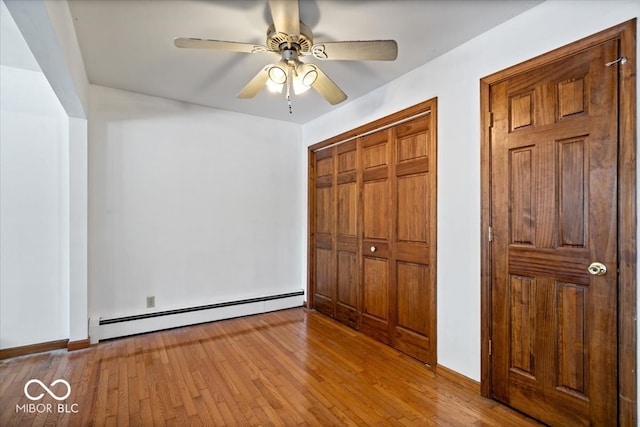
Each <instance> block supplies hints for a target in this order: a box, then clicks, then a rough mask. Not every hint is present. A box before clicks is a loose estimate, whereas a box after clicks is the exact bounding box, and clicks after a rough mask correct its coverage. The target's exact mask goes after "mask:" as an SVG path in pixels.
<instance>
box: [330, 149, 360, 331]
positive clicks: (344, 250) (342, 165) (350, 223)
mask: <svg viewBox="0 0 640 427" xmlns="http://www.w3.org/2000/svg"><path fill="white" fill-rule="evenodd" d="M336 151H337V163H338V164H337V169H338V174H337V238H336V241H337V245H336V261H337V272H336V273H337V294H336V308H335V317H336V319H337V320H339V321H340V322H342V323H344V324H346V325H348V326H351V327H352V328H357V327H358V322H359V316H358V300H359V298H358V289H359V284H360V280H359V272H358V250H359V245H358V177H357V167H358V152H357V144H356V141H355V140H354V141H351V142H347V143H344V144H341V145H339V146H338V147H336Z"/></svg>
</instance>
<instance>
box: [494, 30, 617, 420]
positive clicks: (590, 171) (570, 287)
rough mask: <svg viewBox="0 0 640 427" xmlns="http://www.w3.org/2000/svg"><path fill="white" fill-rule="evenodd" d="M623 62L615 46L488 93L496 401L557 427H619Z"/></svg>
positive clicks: (508, 82) (594, 50)
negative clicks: (616, 63) (593, 269)
mask: <svg viewBox="0 0 640 427" xmlns="http://www.w3.org/2000/svg"><path fill="white" fill-rule="evenodd" d="M617 57H618V48H617V41H611V42H608V43H605V44H602V45H598V46H596V47H593V48H590V49H588V50H584V51H581V52H580V53H578V54H575V55H573V56H570V57H568V58H566V59H563V60H561V61H557V62H555V63H552V64H549V65H544V66H541V67H540V68H538V69H535V70H532V71H529V72H527V73H523V74H520V75H518V76H516V77H513V78H511V79H509V80H506V81H504V82H502V83H498V84H496V85H494V86H492V88H491V93H490V96H491V108H492V111H493V115H494V125H493V128H492V130H491V131H492V142H491V144H492V145H491V149H492V158H491V164H492V177H491V181H492V195H493V196H492V197H493V199H492V200H493V201H492V220H491V221H492V227H493V237H494V239H493V243H492V251H493V256H492V259H493V263H494V264H493V267H492V270H493V272H494V277H493V282H492V348H493V354H492V385H493V390H492V391H493V396H494V397H495V398H497V399H499V400H501V401H503V402H505V403H507V404H509V405H511V406H513V407H515V408H517V409H520V410H522V411H524V412H526V413H528V414H530V415H532V416H534V417H535V418H537V419H539V420H541V421H543V422H545V423H547V424H550V425H602V426H605V425H607V426H608V425H615V424H616V422H617V421H616V420H617V396H616V394H617V383H616V382H617V379H616V378H617V374H616V365H617V322H616V319H617V299H616V292H617V290H616V284H617V281H616V280H617V279H616V269H617V249H616V248H617V245H616V242H617V237H616V233H617V229H616V220H617V187H616V176H617V167H618V165H617V155H618V154H617V146H618V143H617V93H616V88H617V70H616V69H615V67H606V66H605V65H604V64H605V63H607V62H609V61H611V60H613V59H616V58H617ZM594 261H598V262H601V263H603V264H605V265H606V266H607V268H608V269H609V271H608V272H607V273H606V274H604V275H591V274H589V271H588V269H589V265H590V263H592V262H594Z"/></svg>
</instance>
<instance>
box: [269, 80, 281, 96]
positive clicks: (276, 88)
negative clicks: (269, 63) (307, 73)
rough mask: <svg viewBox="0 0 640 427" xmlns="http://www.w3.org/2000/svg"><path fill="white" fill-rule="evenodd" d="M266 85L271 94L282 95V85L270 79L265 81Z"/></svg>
mask: <svg viewBox="0 0 640 427" xmlns="http://www.w3.org/2000/svg"><path fill="white" fill-rule="evenodd" d="M266 85H267V89H268V90H269V92H271V93H282V89H284V83H281V84H278V83H275V82H274V81H273V80H271V79H267V83H266Z"/></svg>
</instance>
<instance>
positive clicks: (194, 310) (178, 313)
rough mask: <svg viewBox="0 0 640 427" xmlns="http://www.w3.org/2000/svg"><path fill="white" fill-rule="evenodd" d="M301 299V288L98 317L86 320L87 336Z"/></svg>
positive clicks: (297, 303) (296, 303) (295, 303)
mask: <svg viewBox="0 0 640 427" xmlns="http://www.w3.org/2000/svg"><path fill="white" fill-rule="evenodd" d="M303 302H304V291H302V290H300V291H295V292H288V293H283V294H276V295H267V296H261V297H255V298H246V299H241V300H235V301H225V302H219V303H215V304H207V305H200V306H194V307H187V308H179V309H173V310H164V311H155V312H151V313H143V314H135V315H131V316H121V317H113V318H102V317H97V318H91V319H90V320H89V337H90V340H91V344H96V343H98V342H99V341H101V340H106V339H110V338H118V337H125V336H128V335H136V334H142V333H145V332H153V331H161V330H164V329H171V328H177V327H180V326H189V325H196V324H198V323H206V322H213V321H216V320H223V319H231V318H234V317H242V316H249V315H252V314H260V313H267V312H270V311H277V310H283V309H286V308H294V307H301V306H302V305H303Z"/></svg>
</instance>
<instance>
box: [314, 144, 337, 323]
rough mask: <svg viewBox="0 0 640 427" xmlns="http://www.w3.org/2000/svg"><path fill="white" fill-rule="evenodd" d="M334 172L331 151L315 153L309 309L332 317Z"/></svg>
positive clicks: (334, 269)
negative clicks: (311, 276)
mask: <svg viewBox="0 0 640 427" xmlns="http://www.w3.org/2000/svg"><path fill="white" fill-rule="evenodd" d="M334 169H335V156H334V149H326V150H322V151H319V152H317V153H316V154H315V172H316V179H315V212H314V221H315V236H314V257H315V259H314V263H313V265H314V267H315V268H314V270H313V274H314V283H315V286H314V294H313V308H315V309H316V310H318V311H319V312H321V313H323V314H326V315H328V316H332V317H333V316H334V306H335V299H336V262H335V249H334V247H335V214H334V212H335V201H334V200H335V173H334Z"/></svg>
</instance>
